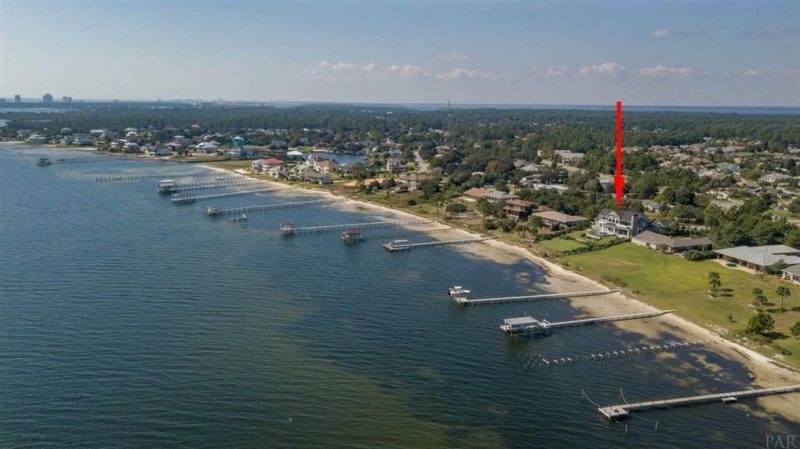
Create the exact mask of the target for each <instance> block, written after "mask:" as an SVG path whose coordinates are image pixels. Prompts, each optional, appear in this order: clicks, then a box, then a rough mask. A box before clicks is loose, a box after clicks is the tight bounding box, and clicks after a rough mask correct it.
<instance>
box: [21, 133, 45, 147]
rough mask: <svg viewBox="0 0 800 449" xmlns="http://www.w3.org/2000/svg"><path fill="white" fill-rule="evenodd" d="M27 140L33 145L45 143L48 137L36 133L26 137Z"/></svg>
mask: <svg viewBox="0 0 800 449" xmlns="http://www.w3.org/2000/svg"><path fill="white" fill-rule="evenodd" d="M25 141H26V142H28V143H30V144H33V145H44V144H46V143H47V137H45V136H42V135H39V134H36V133H34V134H31V135H30V136H29V137H28V138H27V139H25Z"/></svg>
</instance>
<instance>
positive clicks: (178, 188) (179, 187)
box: [172, 178, 256, 193]
mask: <svg viewBox="0 0 800 449" xmlns="http://www.w3.org/2000/svg"><path fill="white" fill-rule="evenodd" d="M255 182H256V181H253V180H251V179H247V178H232V179H225V180H218V181H214V182H192V183H185V184H175V186H174V187H173V188H172V192H175V193H177V192H184V191H187V190H207V189H224V188H226V187H236V186H243V185H252V184H253V183H255Z"/></svg>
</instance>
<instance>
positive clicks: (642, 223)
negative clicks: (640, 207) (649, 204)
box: [594, 209, 650, 238]
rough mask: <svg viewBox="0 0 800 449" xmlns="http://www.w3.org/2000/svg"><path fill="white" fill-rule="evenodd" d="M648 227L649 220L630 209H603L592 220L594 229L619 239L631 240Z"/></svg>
mask: <svg viewBox="0 0 800 449" xmlns="http://www.w3.org/2000/svg"><path fill="white" fill-rule="evenodd" d="M649 226H650V219H649V218H647V216H646V215H645V214H643V213H641V212H639V211H635V210H630V209H603V210H601V211H600V213H599V214H597V218H595V220H594V228H595V229H597V230H598V231H601V232H604V233H607V234H612V235H615V236H617V237H620V238H631V237H633V236H635V235H637V234H639V233H640V232H642V231H646V230H647V228H648V227H649Z"/></svg>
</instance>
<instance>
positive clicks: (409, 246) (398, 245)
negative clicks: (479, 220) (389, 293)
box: [383, 236, 494, 252]
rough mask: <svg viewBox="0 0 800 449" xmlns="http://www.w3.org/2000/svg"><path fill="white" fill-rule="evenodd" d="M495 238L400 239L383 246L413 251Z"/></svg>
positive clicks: (394, 250) (395, 250)
mask: <svg viewBox="0 0 800 449" xmlns="http://www.w3.org/2000/svg"><path fill="white" fill-rule="evenodd" d="M493 238H494V236H491V237H479V238H471V239H458V240H434V241H432V242H422V243H407V242H404V243H398V241H397V240H395V241H392V242H389V243H384V244H383V248H384V249H385V250H386V251H389V252H398V251H411V250H412V249H416V248H430V247H432V246H447V245H464V244H467V243H478V242H483V241H486V240H491V239H493Z"/></svg>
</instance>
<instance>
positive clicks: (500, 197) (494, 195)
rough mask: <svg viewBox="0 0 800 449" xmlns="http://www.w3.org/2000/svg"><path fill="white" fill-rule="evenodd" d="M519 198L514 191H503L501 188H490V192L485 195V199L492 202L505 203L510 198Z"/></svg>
mask: <svg viewBox="0 0 800 449" xmlns="http://www.w3.org/2000/svg"><path fill="white" fill-rule="evenodd" d="M517 198H519V197H518V196H517V195H514V194H513V193H508V192H503V191H501V190H494V189H491V190H489V193H487V194H486V196H484V199H486V201H488V202H490V203H505V202H506V201H508V200H515V199H517Z"/></svg>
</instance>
